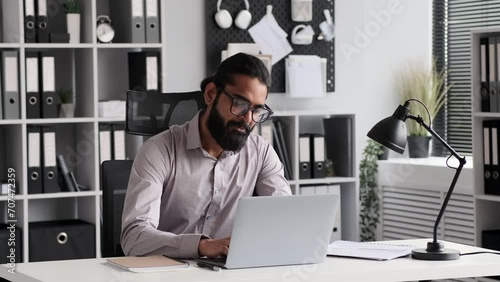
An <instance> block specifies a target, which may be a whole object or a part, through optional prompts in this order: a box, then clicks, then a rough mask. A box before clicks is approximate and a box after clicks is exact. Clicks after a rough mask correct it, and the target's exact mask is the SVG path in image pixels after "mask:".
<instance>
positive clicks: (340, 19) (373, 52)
mask: <svg viewBox="0 0 500 282" xmlns="http://www.w3.org/2000/svg"><path fill="white" fill-rule="evenodd" d="M163 3H165V5H164V6H166V9H167V19H166V26H167V28H166V30H165V33H164V34H166V39H167V40H166V42H167V43H166V44H167V51H168V52H167V55H166V62H167V63H166V65H167V69H166V70H165V71H164V74H165V77H164V83H165V86H164V91H189V90H194V89H197V88H198V85H199V82H200V81H201V80H202V79H203V78H204V77H205V71H204V70H205V49H204V46H205V32H204V31H205V11H204V9H205V3H203V2H202V1H199V0H176V1H172V0H169V1H164V2H163ZM335 7H336V8H335V11H334V13H335V25H336V28H337V29H336V39H335V58H336V65H335V73H336V78H335V80H336V85H335V89H336V91H335V92H333V93H329V95H328V96H327V97H325V98H320V99H314V100H306V99H289V98H287V97H285V95H284V94H282V93H280V94H271V95H270V97H269V101H268V104H269V105H270V106H271V107H272V108H273V109H276V110H286V109H325V108H326V109H331V110H334V111H338V112H351V113H355V114H356V137H357V140H356V150H357V162H356V163H358V162H359V160H360V156H361V153H362V151H363V148H364V146H365V142H366V133H367V132H368V130H370V128H371V127H372V126H373V125H374V124H375V123H376V122H377V121H378V120H380V119H382V118H384V117H387V116H389V115H391V114H392V113H393V112H394V110H395V109H396V106H397V105H398V103H399V99H398V97H397V93H396V91H395V78H396V74H395V73H396V71H397V70H398V69H400V68H401V67H403V66H404V65H405V64H407V63H408V62H422V63H424V64H427V65H429V64H430V62H431V56H432V50H431V43H432V42H431V40H432V38H431V29H432V1H431V0H413V1H412V0H336V2H335ZM186 15H189V16H186ZM362 34H364V36H363V35H362Z"/></svg>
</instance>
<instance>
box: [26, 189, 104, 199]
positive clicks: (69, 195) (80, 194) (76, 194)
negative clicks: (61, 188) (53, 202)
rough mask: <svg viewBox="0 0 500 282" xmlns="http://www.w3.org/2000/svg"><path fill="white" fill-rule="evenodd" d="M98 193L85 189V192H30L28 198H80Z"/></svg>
mask: <svg viewBox="0 0 500 282" xmlns="http://www.w3.org/2000/svg"><path fill="white" fill-rule="evenodd" d="M97 194H98V193H96V191H83V192H59V193H45V194H44V193H41V194H30V195H28V196H26V199H28V200H37V199H55V198H78V197H90V196H95V195H97Z"/></svg>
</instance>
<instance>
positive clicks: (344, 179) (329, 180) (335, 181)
mask: <svg viewBox="0 0 500 282" xmlns="http://www.w3.org/2000/svg"><path fill="white" fill-rule="evenodd" d="M356 180H357V179H356V178H355V177H327V178H312V179H299V180H292V181H290V184H298V185H309V184H340V183H356Z"/></svg>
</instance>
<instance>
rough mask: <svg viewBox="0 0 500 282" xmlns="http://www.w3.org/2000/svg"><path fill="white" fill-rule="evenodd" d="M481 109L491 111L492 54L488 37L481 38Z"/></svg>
mask: <svg viewBox="0 0 500 282" xmlns="http://www.w3.org/2000/svg"><path fill="white" fill-rule="evenodd" d="M480 44H481V46H480V47H481V52H480V53H481V54H480V55H481V60H480V63H481V66H480V70H481V111H482V112H489V111H490V86H489V77H490V67H489V62H490V56H489V45H488V38H481V39H480Z"/></svg>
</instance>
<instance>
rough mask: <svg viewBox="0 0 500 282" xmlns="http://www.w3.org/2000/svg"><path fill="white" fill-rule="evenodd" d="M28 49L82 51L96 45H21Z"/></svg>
mask: <svg viewBox="0 0 500 282" xmlns="http://www.w3.org/2000/svg"><path fill="white" fill-rule="evenodd" d="M21 46H22V47H24V48H26V49H82V48H92V47H94V44H92V43H78V44H70V43H26V44H23V45H21Z"/></svg>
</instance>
